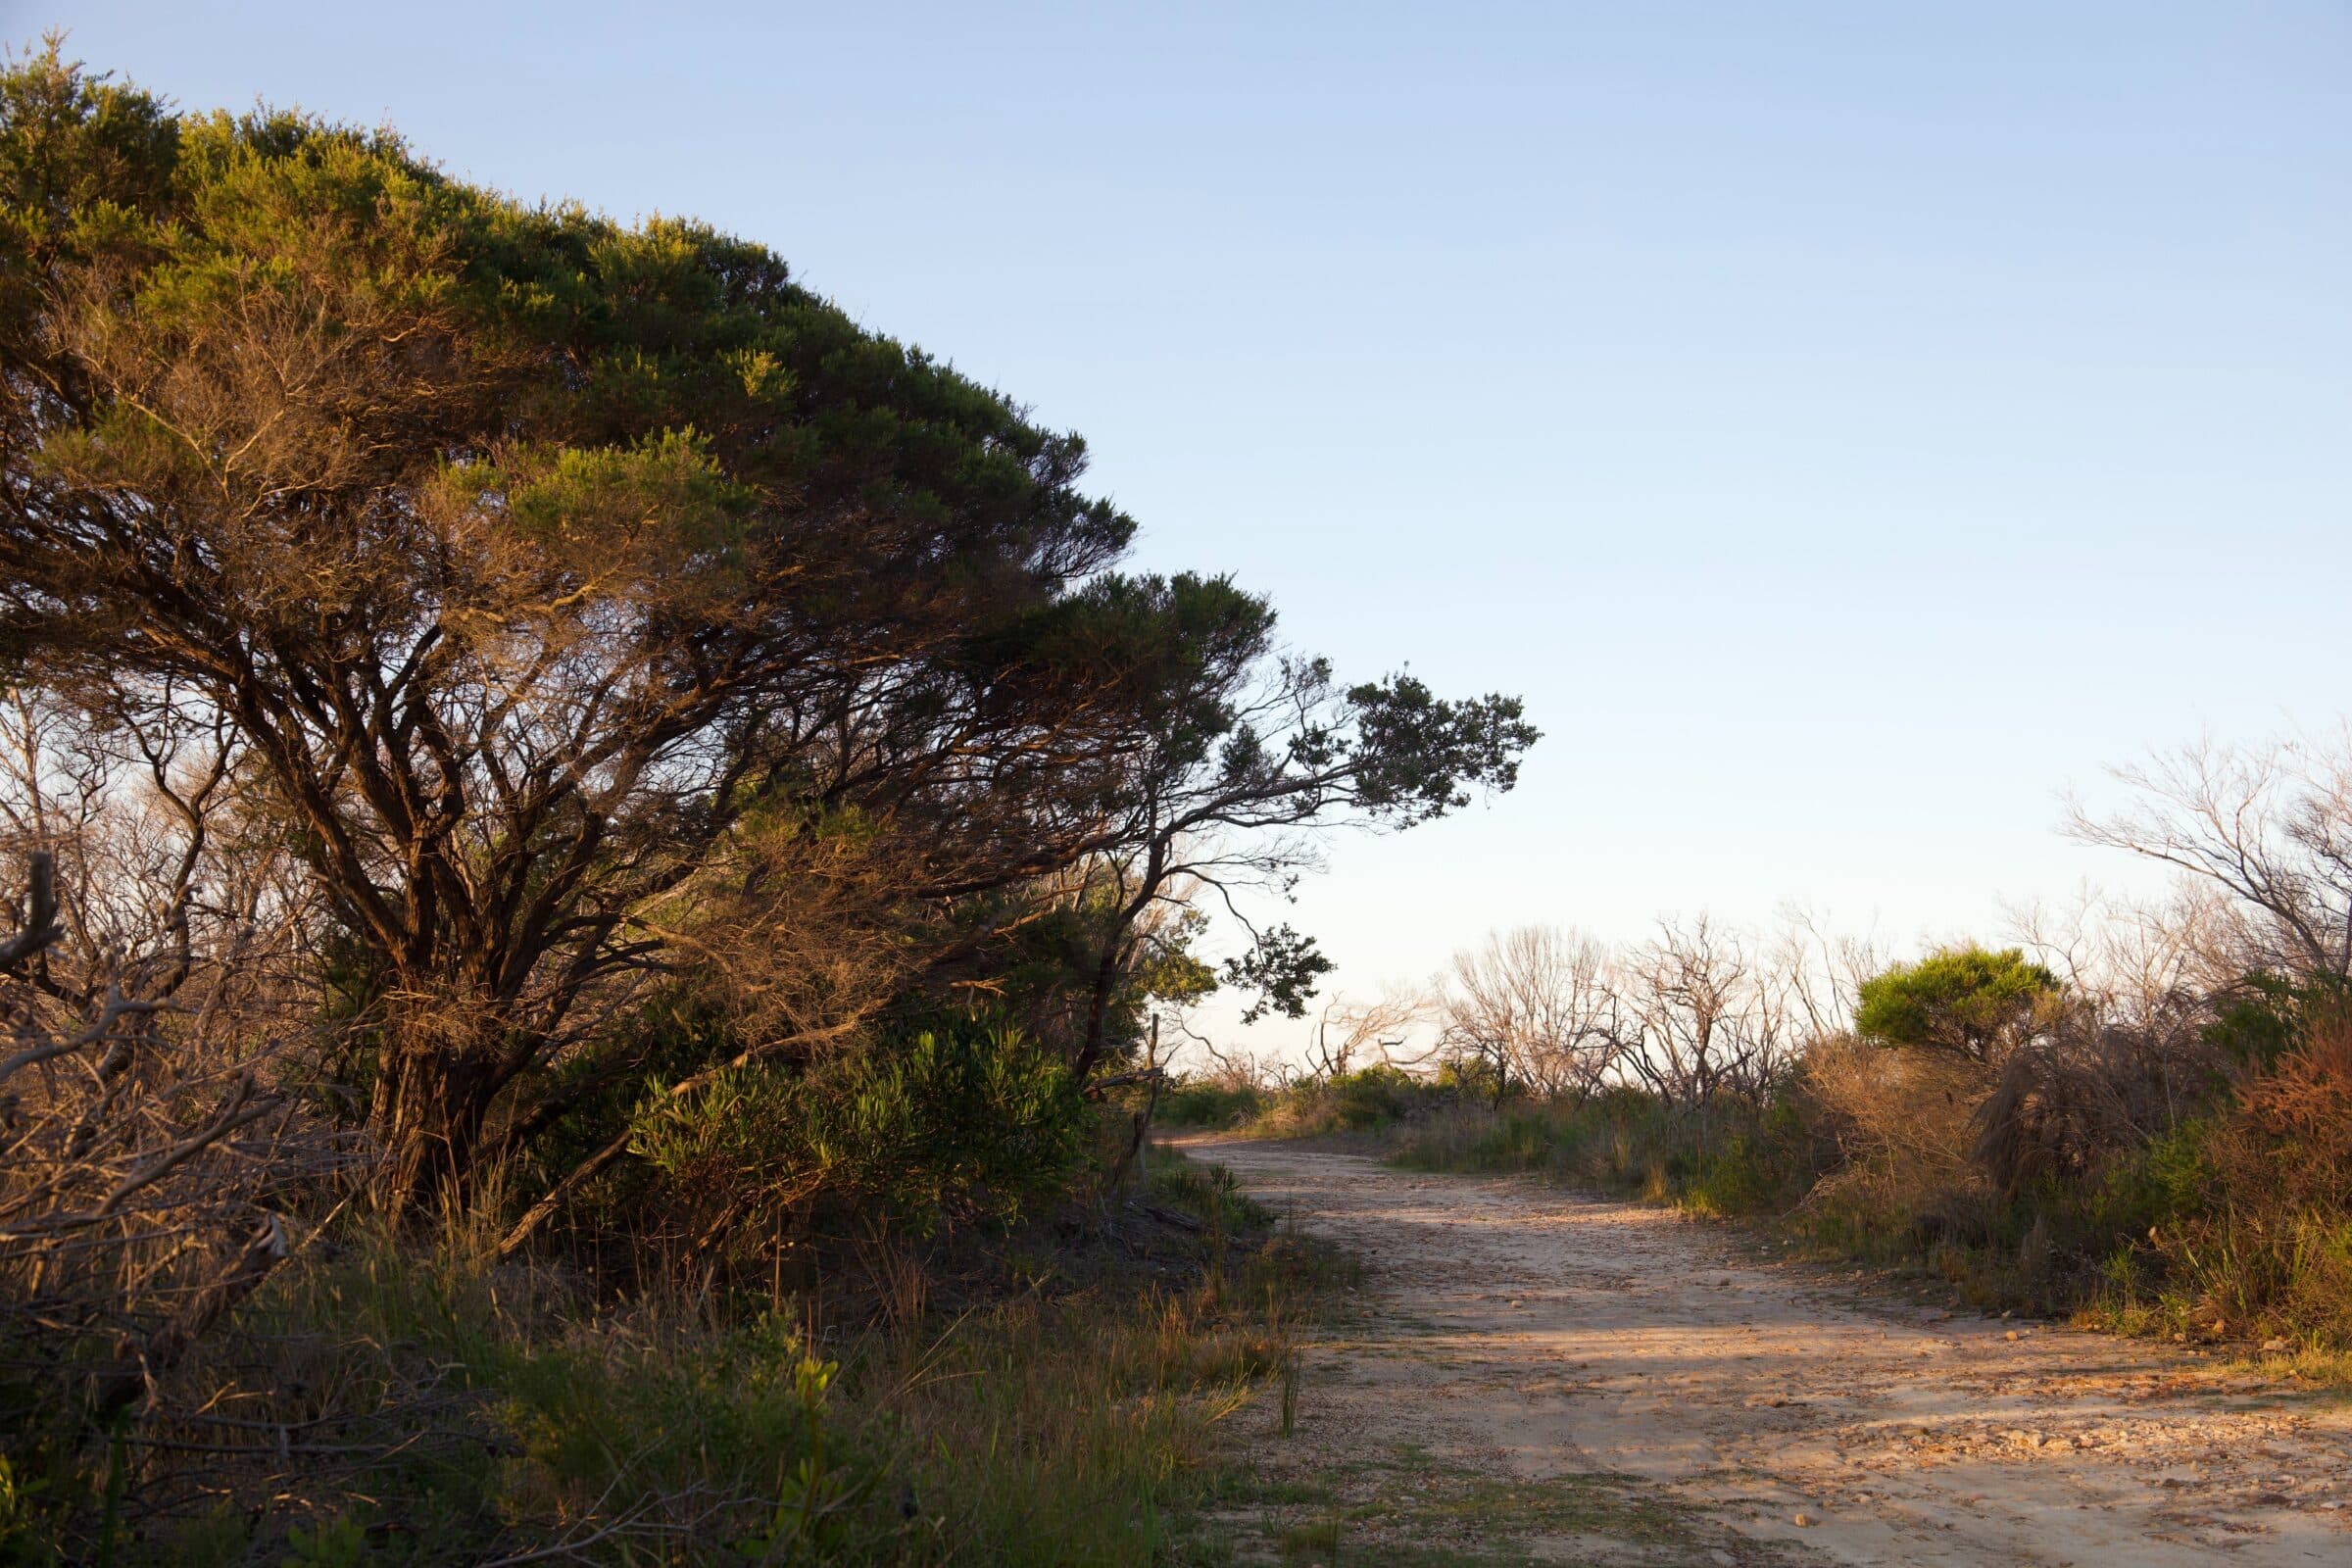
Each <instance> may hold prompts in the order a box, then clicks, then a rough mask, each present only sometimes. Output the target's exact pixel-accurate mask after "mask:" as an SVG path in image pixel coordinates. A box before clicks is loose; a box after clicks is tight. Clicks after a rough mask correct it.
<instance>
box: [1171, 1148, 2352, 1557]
mask: <svg viewBox="0 0 2352 1568" xmlns="http://www.w3.org/2000/svg"><path fill="white" fill-rule="evenodd" d="M1177 1142H1179V1143H1180V1144H1182V1145H1183V1146H1185V1147H1187V1149H1188V1152H1191V1153H1192V1154H1193V1155H1194V1156H1195V1157H1196V1158H1201V1159H1206V1160H1212V1161H1215V1162H1217V1163H1221V1164H1225V1165H1228V1166H1230V1167H1231V1168H1232V1169H1233V1171H1234V1172H1235V1174H1236V1175H1237V1176H1239V1177H1240V1178H1241V1179H1242V1181H1243V1183H1244V1185H1245V1186H1246V1187H1247V1188H1248V1189H1249V1190H1250V1192H1251V1193H1252V1194H1253V1195H1254V1196H1256V1197H1257V1198H1259V1199H1260V1200H1261V1201H1265V1202H1267V1203H1269V1204H1271V1205H1272V1206H1274V1207H1275V1208H1276V1209H1277V1210H1279V1211H1281V1212H1282V1213H1284V1214H1286V1215H1287V1216H1290V1217H1292V1218H1294V1219H1295V1220H1296V1221H1297V1222H1298V1223H1299V1224H1300V1225H1301V1226H1302V1227H1303V1228H1305V1229H1306V1230H1307V1231H1309V1232H1310V1233H1313V1234H1317V1235H1321V1236H1324V1237H1327V1238H1329V1239H1331V1240H1333V1241H1335V1242H1337V1243H1339V1244H1341V1245H1343V1246H1344V1247H1346V1248H1348V1249H1349V1250H1353V1251H1354V1252H1356V1253H1357V1254H1358V1255H1360V1256H1361V1257H1362V1258H1363V1259H1364V1260H1365V1263H1366V1266H1367V1277H1366V1282H1365V1288H1364V1293H1363V1300H1364V1303H1365V1309H1364V1310H1363V1311H1361V1312H1358V1313H1356V1314H1354V1315H1353V1321H1351V1322H1350V1323H1348V1324H1347V1325H1346V1326H1344V1327H1342V1328H1341V1329H1339V1330H1336V1331H1335V1332H1334V1334H1333V1335H1332V1336H1331V1338H1330V1342H1329V1343H1328V1344H1325V1345H1321V1346H1318V1347H1317V1348H1315V1349H1314V1350H1313V1351H1312V1352H1311V1353H1310V1355H1309V1358H1308V1361H1307V1365H1306V1371H1305V1382H1304V1389H1305V1392H1304V1394H1303V1395H1302V1397H1301V1398H1300V1409H1299V1433H1298V1437H1297V1439H1295V1440H1290V1441H1288V1442H1286V1443H1276V1442H1273V1441H1272V1440H1269V1441H1268V1443H1267V1444H1266V1446H1265V1448H1264V1453H1265V1462H1266V1463H1267V1464H1269V1465H1271V1466H1273V1467H1274V1469H1275V1470H1276V1471H1280V1470H1281V1468H1282V1467H1283V1466H1284V1465H1286V1464H1290V1465H1294V1466H1295V1467H1297V1468H1298V1469H1299V1471H1300V1473H1301V1475H1302V1476H1303V1475H1307V1474H1310V1473H1313V1472H1316V1471H1317V1470H1318V1469H1320V1470H1323V1471H1327V1472H1332V1473H1339V1472H1342V1471H1346V1470H1348V1467H1349V1466H1350V1464H1351V1462H1353V1461H1351V1459H1350V1456H1351V1455H1353V1456H1357V1458H1359V1459H1360V1458H1361V1456H1363V1455H1367V1454H1372V1453H1377V1452H1384V1451H1386V1452H1395V1453H1402V1454H1410V1455H1423V1456H1426V1457H1427V1459H1428V1462H1429V1464H1430V1466H1431V1467H1432V1469H1433V1470H1445V1471H1447V1472H1449V1473H1455V1474H1470V1475H1484V1476H1488V1477H1500V1478H1507V1479H1511V1480H1514V1481H1517V1482H1522V1483H1541V1482H1543V1481H1544V1480H1545V1479H1546V1478H1547V1477H1561V1478H1565V1477H1579V1476H1592V1475H1594V1474H1604V1475H1614V1476H1617V1477H1624V1478H1632V1479H1636V1480H1638V1481H1640V1482H1641V1483H1643V1484H1644V1485H1643V1487H1642V1491H1644V1492H1649V1493H1656V1494H1661V1495H1664V1496H1666V1497H1668V1498H1670V1499H1672V1502H1673V1504H1674V1505H1675V1506H1677V1507H1680V1508H1683V1509H1685V1510H1686V1513H1687V1514H1688V1515H1695V1516H1701V1517H1703V1518H1704V1520H1705V1521H1707V1524H1708V1527H1709V1529H1710V1530H1712V1531H1715V1532H1717V1534H1714V1535H1711V1536H1709V1537H1708V1538H1707V1540H1708V1541H1709V1542H1710V1544H1707V1545H1706V1546H1705V1548H1704V1550H1703V1551H1702V1552H1701V1553H1700V1555H1699V1557H1698V1558H1697V1560H1702V1561H1713V1562H1744V1561H1766V1560H1790V1559H1792V1558H1793V1559H1795V1560H1807V1559H1810V1560H1816V1561H1831V1562H1845V1563H1904V1564H1952V1565H1961V1564H1968V1565H1976V1564H1992V1563H2000V1564H2008V1563H2035V1564H2049V1565H2053V1568H2057V1565H2066V1564H2080V1565H2082V1568H2091V1565H2098V1568H2124V1565H2133V1568H2172V1565H2175V1564H2179V1565H2188V1564H2207V1563H2212V1562H2215V1561H2217V1560H2220V1561H2227V1562H2230V1563H2235V1564H2243V1565H2246V1568H2256V1565H2261V1568H2269V1565H2272V1564H2278V1565H2287V1564H2293V1565H2297V1568H2301V1565H2308V1564H2321V1563H2325V1564H2331V1565H2336V1568H2344V1565H2347V1564H2352V1408H2348V1407H2347V1405H2346V1403H2345V1401H2344V1400H2343V1399H2342V1397H2339V1396H2319V1395H2298V1394H2296V1393H2294V1392H2292V1391H2291V1390H2290V1389H2283V1388H2280V1387H2278V1386H2276V1385H2274V1384H2273V1383H2271V1382H2269V1381H2267V1380H2265V1379H2263V1378H2261V1377H2259V1376H2255V1375H2250V1374H2248V1373H2246V1372H2245V1371H2243V1370H2242V1369H2240V1370H2234V1371H2233V1370H2232V1369H2230V1368H2229V1367H2227V1366H2225V1365H2224V1364H2222V1363H2221V1362H2219V1361H2217V1360H2215V1359H2211V1358H2200V1357H2195V1356H2192V1355H2190V1354H2189V1353H2188V1352H2187V1351H2185V1350H2177V1349H2173V1348H2166V1347H2158V1346H2150V1345H2147V1344H2143V1343H2137V1342H2128V1341H2121V1340H2116V1339H2112V1338H2108V1337H2106V1336H2102V1335H2095V1334H2087V1333H2078V1332H2072V1331H2068V1330H2064V1329H2060V1328H2054V1327H2051V1326H2048V1325H2040V1324H2020V1323H2014V1322H2002V1321H1998V1320H1993V1319H1987V1318H1984V1317H1980V1316H1978V1315H1976V1314H1974V1313H1970V1312H1967V1311H1959V1312H1951V1311H1948V1310H1946V1309H1944V1308H1943V1307H1941V1306H1940V1305H1926V1306H1923V1305H1921V1304H1919V1303H1916V1302H1911V1301H1906V1300H1904V1299H1901V1298H1900V1297H1889V1296H1888V1295H1887V1294H1886V1293H1884V1292H1883V1291H1875V1290H1868V1289H1865V1288H1864V1287H1863V1286H1862V1285H1859V1284H1856V1283H1854V1282H1853V1281H1851V1280H1850V1279H1848V1278H1847V1277H1846V1276H1844V1275H1843V1274H1841V1273H1840V1272H1838V1271H1836V1270H1831V1269H1825V1268H1822V1267H1820V1266H1817V1265H1811V1264H1800V1263H1779V1262H1774V1261H1770V1260H1768V1259H1765V1258H1761V1257H1759V1256H1758V1255H1757V1250H1756V1249H1755V1248H1754V1247H1753V1246H1752V1245H1751V1244H1749V1243H1747V1242H1746V1241H1745V1240H1744V1239H1743V1238H1742V1236H1741V1235H1740V1233H1738V1232H1736V1231H1733V1230H1730V1229H1726V1228H1721V1227H1713V1226H1706V1225H1699V1224H1693V1223H1691V1222H1689V1221H1685V1220H1682V1219H1680V1218H1678V1217H1676V1216H1675V1215H1673V1214H1671V1213H1668V1212H1666V1211H1662V1210H1659V1209H1655V1208H1649V1207H1644V1206H1641V1205H1637V1204H1632V1203H1625V1202H1615V1201H1601V1200H1595V1199H1587V1198H1579V1197H1576V1196H1574V1195H1571V1194H1567V1193H1565V1192H1562V1191H1560V1190H1558V1189H1554V1188H1547V1187H1543V1186H1539V1185H1537V1184H1535V1183H1532V1182H1527V1181H1521V1180H1516V1179H1504V1180H1490V1179H1480V1178H1471V1177H1459V1176H1427V1175H1420V1174H1416V1173H1410V1172H1403V1171H1398V1170H1396V1169H1392V1168H1389V1167H1386V1166H1383V1165H1381V1164H1379V1163H1378V1162H1376V1161H1375V1160H1373V1159H1371V1158H1369V1157H1366V1156H1364V1155H1360V1154H1351V1153H1342V1152H1332V1151H1330V1150H1328V1149H1323V1148H1316V1147H1311V1146H1302V1145H1299V1144H1286V1143H1260V1142H1245V1141H1238V1140H1231V1139H1184V1140H1178V1141H1177ZM1405 1474H1406V1473H1405V1472H1396V1471H1393V1472H1391V1473H1390V1475H1389V1476H1388V1478H1387V1479H1386V1480H1384V1481H1382V1482H1381V1483H1380V1485H1381V1486H1382V1487H1383V1488H1385V1489H1386V1494H1384V1495H1383V1496H1382V1497H1381V1498H1379V1499H1376V1500H1375V1502H1374V1503H1372V1504H1367V1505H1365V1506H1359V1507H1357V1508H1356V1509H1355V1510H1354V1513H1353V1515H1352V1516H1351V1517H1353V1518H1355V1519H1358V1520H1363V1521H1368V1522H1367V1523H1365V1524H1363V1525H1362V1526H1361V1527H1360V1528H1359V1529H1358V1531H1357V1533H1358V1535H1359V1536H1361V1535H1362V1534H1363V1533H1364V1531H1367V1530H1368V1531H1370V1532H1371V1539H1368V1540H1366V1541H1365V1542H1364V1549H1363V1550H1361V1551H1359V1552H1358V1553H1356V1554H1355V1555H1354V1556H1353V1557H1351V1558H1350V1560H1378V1559H1379V1556H1380V1550H1379V1537H1380V1533H1381V1532H1382V1531H1384V1530H1385V1531H1388V1532H1389V1533H1390V1534H1391V1535H1392V1536H1393V1537H1394V1538H1395V1544H1396V1546H1397V1552H1398V1553H1399V1554H1401V1553H1402V1552H1403V1550H1404V1544H1405V1542H1406V1541H1407V1540H1408V1539H1412V1530H1413V1522H1412V1521H1413V1516H1412V1512H1411V1510H1410V1509H1407V1508H1403V1507H1401V1506H1400V1505H1392V1503H1391V1502H1390V1501H1388V1500H1387V1495H1393V1494H1396V1493H1397V1491H1398V1489H1399V1488H1402V1489H1403V1490H1405V1491H1408V1492H1409V1491H1410V1490H1411V1483H1410V1481H1409V1479H1400V1476H1403V1475H1405ZM1461 1512H1462V1510H1461V1509H1458V1508H1457V1509H1455V1510H1454V1514H1456V1515H1458V1514H1460V1513H1461ZM1557 1512H1558V1511H1557V1510H1555V1514H1556V1513H1557ZM1588 1512H1590V1510H1588ZM1541 1515H1542V1510H1540V1509H1538V1510H1534V1511H1533V1512H1529V1513H1528V1514H1527V1518H1528V1519H1533V1520H1536V1521H1537V1522H1536V1524H1535V1525H1534V1526H1533V1527H1532V1530H1533V1533H1532V1537H1531V1536H1530V1532H1529V1531H1528V1530H1518V1535H1519V1537H1521V1538H1522V1539H1520V1541H1519V1544H1518V1547H1517V1548H1516V1551H1515V1553H1514V1554H1515V1555H1519V1556H1523V1557H1531V1558H1533V1559H1537V1560H1542V1559H1546V1558H1551V1559H1562V1558H1573V1559H1578V1560H1596V1561H1607V1560H1626V1561H1633V1560H1668V1558H1672V1560H1691V1559H1690V1558H1689V1557H1688V1556H1687V1555H1686V1556H1684V1557H1673V1553H1672V1552H1671V1551H1669V1552H1667V1555H1666V1557H1660V1556H1659V1555H1658V1551H1660V1550H1665V1548H1663V1547H1658V1548H1656V1549H1651V1548H1648V1547H1644V1546H1642V1544H1641V1541H1640V1540H1639V1539H1633V1540H1628V1541H1619V1542H1617V1543H1616V1545H1617V1546H1619V1547H1622V1548H1623V1549H1622V1550H1618V1551H1615V1555H1614V1556H1612V1549H1613V1548H1612V1546H1611V1543H1610V1542H1609V1541H1607V1540H1603V1539H1599V1538H1598V1537H1596V1536H1595V1535H1594V1533H1593V1529H1592V1528H1591V1525H1592V1520H1591V1519H1585V1520H1584V1522H1583V1523H1582V1524H1580V1525H1579V1527H1578V1528H1577V1529H1576V1530H1572V1531H1569V1532H1567V1533H1566V1535H1565V1536H1560V1537H1559V1538H1558V1539H1547V1538H1546V1536H1545V1531H1546V1530H1548V1529H1551V1528H1552V1527H1551V1526H1547V1525H1544V1524H1543V1523H1542V1518H1541V1517H1539V1516H1541ZM1800 1515H1801V1516H1803V1518H1804V1520H1805V1523H1803V1524H1801V1525H1800V1524H1798V1523H1797V1522H1796V1521H1797V1519H1798V1517H1799V1516H1800ZM1448 1517H1453V1516H1452V1515H1449V1516H1448ZM1544 1517H1548V1516H1544ZM1595 1517H1597V1516H1595ZM1628 1517H1631V1516H1628ZM1453 1522H1454V1524H1455V1526H1456V1527H1457V1529H1459V1530H1464V1531H1467V1532H1470V1535H1468V1536H1463V1537H1461V1538H1460V1539H1461V1541H1462V1542H1463V1543H1465V1544H1467V1543H1468V1542H1469V1541H1470V1540H1471V1539H1472V1537H1474V1536H1475V1532H1476V1530H1477V1528H1478V1527H1477V1522H1476V1520H1475V1519H1462V1518H1454V1520H1453ZM1506 1524H1508V1522H1507V1521H1504V1522H1502V1523H1498V1524H1497V1525H1496V1528H1497V1529H1501V1528H1504V1527H1505V1525H1506ZM1334 1528H1335V1529H1336V1526H1335V1527H1334ZM1510 1528H1513V1529H1517V1526H1515V1525H1514V1526H1510ZM1618 1533H1619V1534H1620V1535H1627V1536H1630V1537H1633V1538H1639V1537H1641V1535H1642V1532H1641V1531H1639V1530H1632V1529H1630V1527H1629V1528H1626V1529H1621V1530H1620V1531H1619V1532H1618ZM1600 1534H1601V1536H1604V1537H1605V1536H1606V1535H1608V1529H1607V1528H1606V1527H1605V1526H1604V1528H1603V1529H1602V1530H1601V1533H1600ZM1554 1535H1555V1536H1556V1535H1558V1533H1557V1532H1556V1531H1555V1532H1554ZM1691 1539H1695V1538H1691ZM1682 1549H1684V1550H1686V1551H1688V1549H1689V1540H1688V1539H1686V1540H1685V1541H1684V1543H1683V1548H1682ZM1443 1557H1444V1554H1443V1552H1440V1553H1439V1560H1443Z"/></svg>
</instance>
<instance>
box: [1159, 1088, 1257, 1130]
mask: <svg viewBox="0 0 2352 1568" xmlns="http://www.w3.org/2000/svg"><path fill="white" fill-rule="evenodd" d="M1265 1102H1266V1097H1265V1096H1264V1095H1263V1094H1261V1093H1260V1092H1259V1091H1258V1089H1257V1088H1256V1086H1255V1085H1252V1084H1237V1083H1228V1082H1224V1081H1222V1080H1219V1079H1214V1078H1179V1079H1177V1080H1176V1081H1175V1082H1174V1083H1172V1084H1170V1085H1169V1086H1168V1087H1167V1088H1165V1089H1163V1090H1161V1091H1160V1096H1159V1107H1158V1110H1157V1111H1156V1113H1155V1115H1156V1119H1157V1120H1158V1121H1159V1122H1160V1123H1161V1124H1162V1125H1163V1126H1168V1127H1236V1126H1239V1125H1241V1124H1242V1123H1243V1122H1246V1121H1249V1120H1250V1118H1252V1117H1254V1116H1256V1115H1257V1114H1258V1113H1259V1112H1260V1111H1262V1110H1263V1109H1264V1108H1265Z"/></svg>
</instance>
